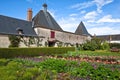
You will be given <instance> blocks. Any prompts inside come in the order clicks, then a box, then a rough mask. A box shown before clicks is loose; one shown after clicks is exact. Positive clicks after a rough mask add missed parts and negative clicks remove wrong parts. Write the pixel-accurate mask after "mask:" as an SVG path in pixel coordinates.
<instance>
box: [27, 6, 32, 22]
mask: <svg viewBox="0 0 120 80" xmlns="http://www.w3.org/2000/svg"><path fill="white" fill-rule="evenodd" d="M27 21H32V9H31V8H29V9H28V11H27Z"/></svg>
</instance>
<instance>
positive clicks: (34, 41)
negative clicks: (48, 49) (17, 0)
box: [0, 4, 91, 47]
mask: <svg viewBox="0 0 120 80" xmlns="http://www.w3.org/2000/svg"><path fill="white" fill-rule="evenodd" d="M43 8H44V9H43V10H40V11H39V12H38V13H37V14H36V15H35V16H34V17H32V9H28V13H27V21H25V20H20V19H15V18H11V17H7V16H3V15H0V47H8V46H9V45H10V41H9V37H8V36H10V35H16V36H20V37H21V42H20V47H28V46H29V47H31V46H32V47H35V46H74V45H75V44H82V43H84V42H85V41H86V40H90V39H91V35H90V34H89V33H88V31H87V30H86V28H85V26H84V24H83V22H82V21H81V22H80V24H79V25H78V28H77V29H76V31H75V32H74V33H72V32H67V31H64V30H63V29H62V28H61V27H60V26H59V24H58V23H57V22H56V21H55V19H54V18H53V17H52V16H51V14H50V13H49V12H48V11H47V4H43Z"/></svg>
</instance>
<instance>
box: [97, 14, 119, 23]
mask: <svg viewBox="0 0 120 80" xmlns="http://www.w3.org/2000/svg"><path fill="white" fill-rule="evenodd" d="M97 22H98V23H101V22H120V19H113V18H112V15H106V16H104V17H103V18H101V19H99V20H98V21H97Z"/></svg>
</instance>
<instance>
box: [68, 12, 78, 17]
mask: <svg viewBox="0 0 120 80" xmlns="http://www.w3.org/2000/svg"><path fill="white" fill-rule="evenodd" d="M77 15H78V14H75V13H73V14H70V15H69V16H70V17H74V16H77Z"/></svg>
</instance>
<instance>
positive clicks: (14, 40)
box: [9, 35, 20, 47]
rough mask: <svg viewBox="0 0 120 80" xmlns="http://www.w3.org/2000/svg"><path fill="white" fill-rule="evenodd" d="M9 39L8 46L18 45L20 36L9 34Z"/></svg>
mask: <svg viewBox="0 0 120 80" xmlns="http://www.w3.org/2000/svg"><path fill="white" fill-rule="evenodd" d="M9 41H10V45H9V47H19V44H20V36H16V35H9Z"/></svg>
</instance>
